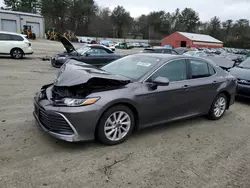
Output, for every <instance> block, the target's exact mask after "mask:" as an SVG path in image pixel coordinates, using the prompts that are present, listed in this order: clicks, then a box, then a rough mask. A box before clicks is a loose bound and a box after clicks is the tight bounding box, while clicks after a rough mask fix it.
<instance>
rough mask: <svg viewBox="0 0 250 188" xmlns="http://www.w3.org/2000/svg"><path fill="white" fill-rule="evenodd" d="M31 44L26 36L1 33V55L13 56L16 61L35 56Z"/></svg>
mask: <svg viewBox="0 0 250 188" xmlns="http://www.w3.org/2000/svg"><path fill="white" fill-rule="evenodd" d="M33 52H34V51H33V49H32V47H31V43H30V42H29V40H28V39H27V38H26V35H23V34H19V33H11V32H5V31H0V54H1V55H11V57H12V58H14V59H22V58H23V56H25V55H31V54H33Z"/></svg>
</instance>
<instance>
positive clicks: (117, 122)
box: [104, 111, 131, 141]
mask: <svg viewBox="0 0 250 188" xmlns="http://www.w3.org/2000/svg"><path fill="white" fill-rule="evenodd" d="M130 127H131V118H130V116H129V115H128V114H127V113H126V112H124V111H117V112H114V113H112V114H111V115H110V116H109V117H108V118H107V120H106V122H105V125H104V133H105V136H106V137H107V138H108V139H109V140H111V141H119V140H121V139H123V138H124V137H125V136H126V135H127V134H128V132H129V130H130Z"/></svg>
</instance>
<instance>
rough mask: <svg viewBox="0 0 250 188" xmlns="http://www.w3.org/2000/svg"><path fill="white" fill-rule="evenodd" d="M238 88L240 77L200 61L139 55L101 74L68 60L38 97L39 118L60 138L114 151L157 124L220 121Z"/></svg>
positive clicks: (44, 128) (52, 133)
mask: <svg viewBox="0 0 250 188" xmlns="http://www.w3.org/2000/svg"><path fill="white" fill-rule="evenodd" d="M236 86H237V81H236V78H235V77H233V76H232V75H230V74H229V73H228V72H226V71H224V70H222V69H221V68H220V67H219V66H217V65H216V64H214V63H212V62H210V61H208V60H205V59H202V58H197V57H188V56H177V55H167V54H153V53H149V54H147V53H143V54H134V55H128V56H126V57H123V58H121V59H118V60H115V61H113V62H112V63H110V64H108V65H106V66H104V67H102V68H101V69H100V68H99V69H98V68H96V67H94V66H91V65H89V64H85V63H82V62H78V61H75V60H69V61H68V62H66V63H65V64H64V65H63V66H62V67H61V69H60V71H59V72H58V75H57V77H56V80H55V81H54V83H51V84H48V85H45V86H43V87H42V89H41V91H39V92H38V93H37V94H36V96H35V97H34V108H35V110H34V116H35V118H36V120H37V122H38V123H39V125H40V126H41V128H42V129H43V130H44V131H46V132H48V133H49V134H51V135H52V136H54V137H56V138H59V139H62V140H66V141H70V142H75V141H84V140H92V139H95V138H96V139H98V140H99V141H101V142H102V143H104V144H107V145H114V144H119V143H121V142H123V141H125V140H126V139H127V138H128V137H129V136H130V135H131V133H132V132H133V131H134V130H137V129H141V128H145V127H148V126H153V125H156V124H163V123H167V122H171V121H175V120H180V119H186V118H190V117H195V116H202V115H207V116H208V117H209V118H210V119H212V120H217V119H220V118H221V117H222V116H223V114H224V113H225V111H226V110H227V109H228V108H229V107H230V105H232V104H233V103H234V100H235V93H236Z"/></svg>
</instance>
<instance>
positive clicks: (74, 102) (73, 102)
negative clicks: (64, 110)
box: [63, 97, 100, 106]
mask: <svg viewBox="0 0 250 188" xmlns="http://www.w3.org/2000/svg"><path fill="white" fill-rule="evenodd" d="M99 99H100V97H91V98H86V99H74V98H65V99H63V104H64V105H66V106H85V105H91V104H94V103H96V102H97V101H98V100H99Z"/></svg>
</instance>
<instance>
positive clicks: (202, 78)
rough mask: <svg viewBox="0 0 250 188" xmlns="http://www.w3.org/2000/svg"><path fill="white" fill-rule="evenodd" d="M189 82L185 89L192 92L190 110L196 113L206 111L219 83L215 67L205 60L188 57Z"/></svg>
mask: <svg viewBox="0 0 250 188" xmlns="http://www.w3.org/2000/svg"><path fill="white" fill-rule="evenodd" d="M188 67H189V84H188V88H187V90H189V92H191V93H193V95H192V97H191V98H190V103H192V104H193V105H192V106H190V108H192V109H190V110H192V111H194V112H197V113H206V112H207V111H208V110H209V108H210V106H211V104H212V102H213V100H214V98H215V97H216V95H217V89H218V87H219V85H220V81H219V80H220V79H219V78H218V76H217V74H216V71H215V69H214V68H213V67H212V66H211V65H210V64H209V63H208V62H206V61H205V60H204V61H203V60H200V59H195V58H189V59H188Z"/></svg>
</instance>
